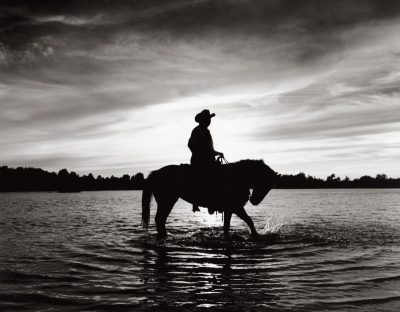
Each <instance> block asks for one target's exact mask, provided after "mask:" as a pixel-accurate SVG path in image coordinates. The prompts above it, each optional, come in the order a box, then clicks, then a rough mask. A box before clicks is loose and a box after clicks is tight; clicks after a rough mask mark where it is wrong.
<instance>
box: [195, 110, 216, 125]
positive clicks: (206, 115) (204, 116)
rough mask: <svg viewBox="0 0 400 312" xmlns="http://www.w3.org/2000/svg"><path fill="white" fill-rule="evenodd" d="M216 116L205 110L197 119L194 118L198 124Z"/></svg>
mask: <svg viewBox="0 0 400 312" xmlns="http://www.w3.org/2000/svg"><path fill="white" fill-rule="evenodd" d="M214 116H215V114H214V113H212V114H211V113H210V111H209V110H208V109H204V110H202V111H201V112H200V113H198V114H197V115H196V117H194V120H195V121H196V122H201V121H202V120H205V119H209V118H212V117H214Z"/></svg>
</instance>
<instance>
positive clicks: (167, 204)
mask: <svg viewBox="0 0 400 312" xmlns="http://www.w3.org/2000/svg"><path fill="white" fill-rule="evenodd" d="M177 200H178V198H176V199H169V200H168V201H162V202H161V201H159V203H158V204H157V212H156V217H155V221H156V226H157V233H158V237H159V238H164V237H166V236H167V230H166V228H165V223H166V222H167V218H168V216H169V214H170V212H171V210H172V208H173V207H174V205H175V203H176V201H177Z"/></svg>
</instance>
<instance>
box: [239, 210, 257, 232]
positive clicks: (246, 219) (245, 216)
mask: <svg viewBox="0 0 400 312" xmlns="http://www.w3.org/2000/svg"><path fill="white" fill-rule="evenodd" d="M234 212H235V213H236V215H237V216H238V217H239V218H240V219H242V220H243V221H244V222H246V224H247V225H248V227H249V228H250V231H251V236H252V237H253V238H257V237H258V233H257V231H256V228H255V227H254V222H253V220H252V219H251V218H250V217H249V215H248V214H247V212H246V211H245V210H244V207H241V208H240V209H237V210H235V211H234Z"/></svg>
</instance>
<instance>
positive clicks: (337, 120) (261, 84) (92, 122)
mask: <svg viewBox="0 0 400 312" xmlns="http://www.w3.org/2000/svg"><path fill="white" fill-rule="evenodd" d="M399 34H400V1H397V0H393V1H383V0H338V1H328V0H326V1H324V0H304V1H302V0H298V1H291V0H218V1H207V0H175V1H167V0H130V1H128V0H122V1H116V0H114V1H111V0H108V1H106V0H75V1H72V0H65V1H54V0H42V1H41V0H38V1H30V0H9V1H8V0H2V1H1V2H0V131H1V134H2V135H1V136H0V151H1V152H0V164H2V165H8V166H34V167H41V168H44V169H47V170H50V171H58V170H59V169H61V168H67V169H70V170H75V171H76V172H78V173H88V172H93V173H94V174H103V175H111V174H114V175H120V174H123V173H136V172H138V171H141V172H144V173H147V172H149V171H150V170H153V169H157V168H159V167H161V166H163V165H167V164H171V163H182V162H189V158H190V151H189V149H188V148H187V140H188V138H189V136H190V132H191V130H192V128H193V127H194V126H195V125H196V123H195V122H194V116H195V114H196V113H198V112H199V111H201V110H202V109H204V108H209V109H210V110H211V111H212V112H215V113H216V115H217V116H216V117H215V118H213V123H212V125H211V127H210V129H211V132H212V134H213V137H214V141H215V146H216V148H217V149H218V150H220V151H223V152H224V153H225V156H226V158H227V159H228V160H229V161H235V160H239V159H243V158H255V159H259V158H262V159H264V161H265V162H266V163H267V164H269V165H270V166H271V167H272V168H273V169H275V170H277V171H279V172H281V173H298V172H300V171H303V172H305V173H307V174H311V175H315V176H317V177H326V176H327V175H329V174H331V173H336V174H337V175H339V176H341V177H344V176H345V175H348V176H349V177H351V178H354V177H359V176H361V175H364V174H369V175H376V174H378V173H386V174H388V175H389V176H392V177H400V165H399V164H398V163H399V158H400V102H399V98H400V36H399Z"/></svg>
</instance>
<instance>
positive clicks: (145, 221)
mask: <svg viewBox="0 0 400 312" xmlns="http://www.w3.org/2000/svg"><path fill="white" fill-rule="evenodd" d="M151 182H152V173H151V174H150V175H149V176H148V177H147V179H146V180H145V182H144V188H143V193H142V225H143V226H144V227H145V228H146V229H147V228H148V226H149V219H150V203H151V197H152V195H153V190H152V185H151Z"/></svg>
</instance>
